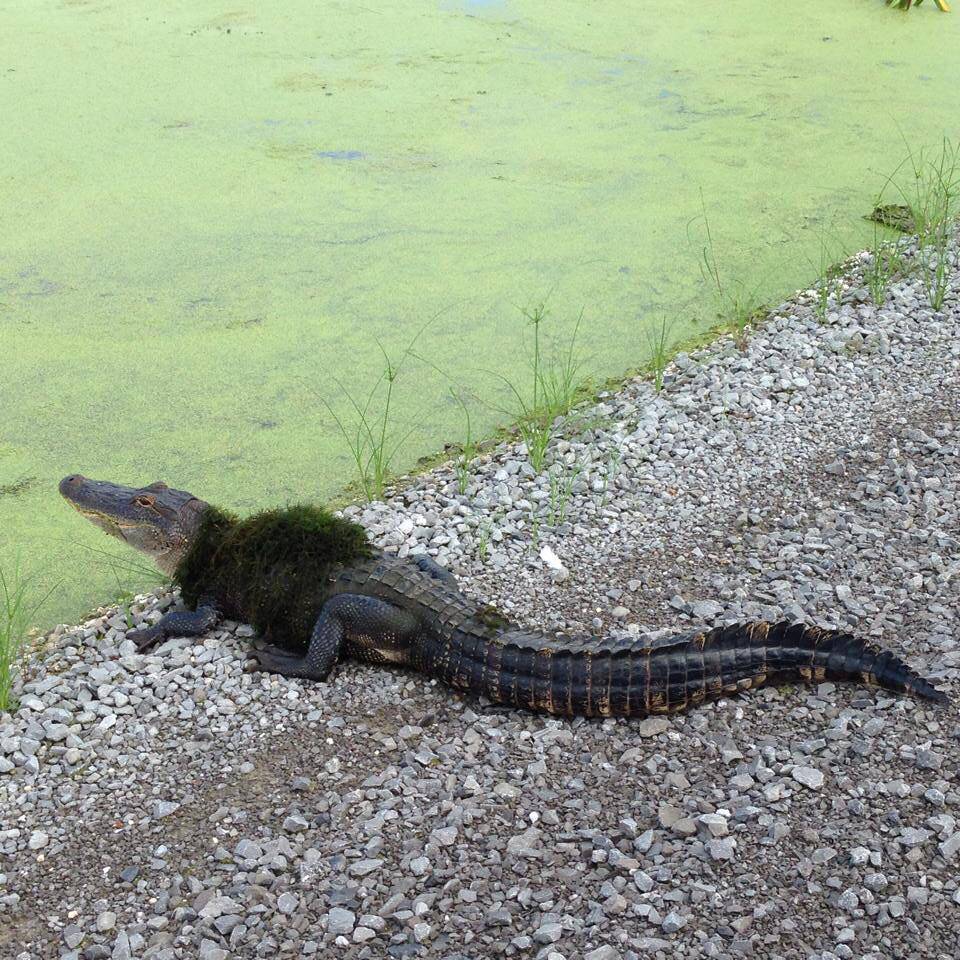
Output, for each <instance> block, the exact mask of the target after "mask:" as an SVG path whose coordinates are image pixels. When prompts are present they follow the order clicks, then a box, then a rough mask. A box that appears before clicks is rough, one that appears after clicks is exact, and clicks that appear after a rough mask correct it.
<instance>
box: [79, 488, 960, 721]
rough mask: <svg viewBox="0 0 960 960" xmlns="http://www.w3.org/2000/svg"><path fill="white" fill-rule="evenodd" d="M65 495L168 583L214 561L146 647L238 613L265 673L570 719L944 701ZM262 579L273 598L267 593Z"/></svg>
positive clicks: (759, 642)
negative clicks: (796, 693) (520, 621)
mask: <svg viewBox="0 0 960 960" xmlns="http://www.w3.org/2000/svg"><path fill="white" fill-rule="evenodd" d="M61 492H62V493H63V495H64V496H65V497H66V498H67V499H68V500H70V501H71V502H72V503H74V505H75V506H77V508H78V509H79V510H80V511H81V512H83V513H84V514H85V515H87V516H88V517H90V519H92V520H94V522H96V523H97V524H98V525H99V526H101V527H102V528H103V529H105V530H106V531H107V532H108V533H113V535H115V536H118V537H120V538H121V539H124V540H126V541H127V542H132V543H134V544H135V545H136V546H138V547H139V548H140V549H141V550H144V551H145V552H147V553H150V554H151V555H154V556H160V557H162V558H163V562H164V563H165V564H167V565H168V566H169V565H170V564H171V562H172V561H173V560H177V561H178V562H177V563H176V564H174V567H173V569H174V571H175V574H174V575H175V578H176V576H178V574H179V575H180V576H182V577H183V576H186V574H185V573H184V571H185V570H186V569H187V568H188V566H189V565H188V564H186V561H184V558H185V557H189V556H191V555H190V549H191V543H199V542H201V541H202V540H203V542H204V543H205V547H204V549H205V550H206V551H207V553H204V555H203V558H202V562H199V561H197V562H195V563H194V564H193V566H192V567H190V570H191V574H190V577H191V578H192V579H190V581H189V582H187V583H183V586H184V594H185V596H186V595H190V596H194V597H195V599H196V609H195V611H193V612H186V611H178V612H174V613H169V614H167V615H166V616H165V617H163V618H162V619H161V620H160V621H159V623H158V624H157V625H155V626H154V627H151V628H148V629H147V630H145V631H141V634H140V637H139V638H138V639H139V642H140V645H141V648H144V649H145V648H146V647H147V646H149V645H151V644H153V643H155V642H157V641H158V640H160V639H162V638H163V637H165V636H170V635H181V634H187V635H199V634H202V633H205V632H206V631H207V630H209V629H210V628H211V627H212V626H213V625H214V624H215V623H216V621H217V619H218V618H219V617H220V616H229V617H231V618H233V619H244V620H248V621H251V622H253V624H254V626H257V627H259V629H260V630H261V633H266V634H267V636H266V637H265V639H267V640H268V641H269V644H268V645H267V646H266V647H265V648H264V649H258V650H256V651H255V652H254V653H253V657H254V658H255V659H256V660H257V661H259V665H260V668H261V669H264V670H267V671H271V672H276V673H280V674H284V675H286V676H294V677H305V678H309V679H313V680H323V679H326V677H327V676H328V675H329V674H330V672H331V670H332V669H333V668H334V667H335V665H336V663H337V662H338V661H339V659H340V658H341V657H353V658H355V659H358V660H363V661H367V662H369V663H378V664H395V665H398V666H405V667H410V668H412V669H414V670H418V671H420V672H421V673H423V674H425V675H427V676H430V677H435V678H436V679H438V680H441V681H443V682H444V683H446V684H449V685H450V686H452V687H456V688H458V689H461V690H466V691H468V692H471V693H474V694H483V695H485V696H487V697H488V698H489V699H490V700H492V701H493V702H495V703H502V704H509V705H510V706H514V707H520V708H523V709H526V710H535V711H541V712H546V713H552V714H558V715H561V716H586V717H595V716H600V717H609V716H626V717H642V716H647V715H650V714H661V713H675V712H677V711H680V710H685V709H688V708H690V707H693V706H695V705H697V704H699V703H703V702H704V701H706V700H710V699H715V698H717V697H720V696H724V695H728V694H733V693H737V692H739V691H741V690H749V689H751V688H752V687H758V686H761V685H763V684H765V683H778V684H779V683H784V682H788V681H794V682H808V683H815V682H820V681H822V680H828V679H829V680H857V681H860V682H863V683H866V684H868V685H873V686H880V687H885V688H887V689H889V690H895V691H898V692H901V693H909V694H913V695H914V696H918V697H922V698H925V699H928V700H933V701H935V702H937V703H946V702H947V697H946V695H945V694H943V693H942V692H941V691H939V690H937V689H936V688H934V687H933V686H932V684H930V683H929V682H928V681H927V680H925V679H923V678H922V677H920V676H919V675H917V674H916V673H915V672H914V671H913V670H911V669H910V667H908V666H907V665H906V664H905V663H904V662H903V661H902V660H900V659H899V658H898V657H897V656H895V655H894V654H893V653H892V652H890V651H889V650H884V649H882V648H880V647H878V646H876V645H874V644H872V643H870V642H868V641H864V640H860V639H857V638H855V637H853V636H851V635H850V634H847V633H842V632H839V631H831V630H822V629H820V628H817V627H811V626H804V625H803V624H788V623H785V622H783V623H773V624H771V623H765V622H752V623H740V624H734V625H732V626H727V627H718V628H716V629H713V630H708V631H694V632H691V633H686V634H683V635H681V636H678V637H676V638H672V639H669V640H666V641H660V642H657V643H655V644H647V643H643V642H638V641H634V640H623V641H614V640H597V639H595V638H593V637H589V636H582V637H569V636H565V635H557V636H550V635H547V634H543V633H538V632H535V631H529V630H525V629H523V628H521V627H518V626H516V625H514V624H512V623H510V622H509V621H507V620H506V619H505V618H504V617H503V616H502V615H501V614H499V613H498V612H497V611H496V610H493V609H491V608H489V607H483V606H480V605H478V604H476V603H474V602H473V601H472V600H470V599H469V598H467V597H466V596H465V595H464V594H462V593H461V592H460V590H459V589H458V587H457V584H456V580H455V579H454V577H453V576H452V574H450V573H449V572H448V571H446V570H443V569H442V568H441V567H439V566H437V564H436V563H434V562H433V561H432V560H431V559H430V558H428V557H417V558H411V559H407V560H399V559H396V558H393V557H388V556H385V555H382V554H378V553H372V555H370V556H366V557H362V558H360V559H354V560H352V561H351V562H350V563H347V564H340V565H335V566H334V567H333V568H331V572H330V575H329V576H326V577H324V578H313V577H306V578H305V577H304V576H303V575H302V573H303V569H304V563H305V562H306V557H305V556H298V555H297V554H296V553H294V554H293V555H283V556H279V557H278V558H277V559H271V561H270V565H268V566H267V567H266V568H264V567H263V566H262V565H261V566H259V567H258V566H256V565H253V566H250V567H249V569H248V567H247V566H243V565H242V564H241V565H236V564H234V565H231V560H232V559H235V554H231V551H240V550H241V549H243V550H247V551H248V552H249V551H251V550H252V551H253V556H254V557H257V556H259V554H257V549H258V547H257V544H256V542H254V543H253V545H252V546H251V539H250V535H249V530H250V529H253V525H255V523H256V521H257V518H251V519H250V520H238V519H236V518H232V517H230V516H229V515H225V514H221V513H219V512H216V517H218V518H219V519H216V520H211V519H210V518H212V517H214V515H215V514H214V513H213V512H211V513H210V514H207V520H209V521H210V524H209V525H208V526H207V527H205V528H202V527H201V525H202V523H203V517H204V515H205V513H206V510H207V509H210V510H212V508H208V505H207V504H205V503H204V502H203V501H200V500H197V498H195V497H191V496H190V495H189V494H185V493H183V492H182V491H171V490H169V489H168V488H166V487H164V486H163V485H161V484H153V485H151V486H150V487H145V488H140V489H132V488H126V487H118V486H116V485H113V484H104V483H98V482H96V481H88V480H86V479H85V478H83V477H76V476H74V477H68V478H66V479H65V480H64V481H63V483H62V484H61ZM148 501H152V502H148ZM198 504H199V505H200V506H199V507H198ZM287 514H290V515H293V511H292V510H291V511H287V512H286V513H285V512H284V511H276V512H273V513H271V514H269V516H270V517H271V518H273V519H274V520H276V518H279V519H280V521H284V519H285V518H286V516H287ZM259 516H260V517H263V516H267V515H259ZM337 522H342V521H337ZM144 528H150V531H149V534H148V533H147V532H145V529H144ZM131 530H133V531H134V533H132V534H131ZM210 530H213V531H215V532H214V533H210V532H209V531H210ZM204 531H206V532H204ZM204 538H206V540H204ZM244 538H245V539H244ZM145 543H146V544H148V545H147V546H145V545H144V544H145ZM173 543H175V545H171V544H173ZM211 544H212V545H211ZM307 546H309V544H307ZM197 549H199V548H197ZM304 549H306V547H305V548H304ZM264 552H266V551H264ZM207 554H209V556H207ZM193 556H194V559H196V556H198V554H194V555H193ZM271 556H273V554H271ZM180 561H183V562H180ZM225 571H229V573H225ZM265 583H270V584H271V585H272V586H271V588H270V589H271V590H272V591H273V593H272V594H271V595H270V596H267V597H265V595H264V590H265V589H266V587H265ZM264 610H269V621H267V620H264V617H265V616H266V614H264ZM258 620H259V621H261V622H258Z"/></svg>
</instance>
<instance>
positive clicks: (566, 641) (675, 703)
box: [447, 621, 949, 717]
mask: <svg viewBox="0 0 960 960" xmlns="http://www.w3.org/2000/svg"><path fill="white" fill-rule="evenodd" d="M461 640H464V641H467V642H466V643H465V644H464V645H463V646H461V647H460V649H459V650H458V651H457V656H456V657H455V660H456V663H457V667H456V669H455V670H454V671H453V675H450V674H448V676H447V679H449V680H450V682H452V683H453V684H454V685H456V686H459V687H465V688H468V689H472V690H474V691H476V692H483V693H485V694H487V695H488V696H489V697H490V699H491V700H494V701H495V702H498V703H509V704H511V705H513V706H517V707H522V708H525V709H528V710H537V711H544V712H547V713H553V714H560V715H564V716H588V717H589V716H606V717H610V716H628V717H641V716H647V715H650V714H660V713H676V712H678V711H680V710H685V709H688V708H690V707H693V706H696V705H697V704H699V703H702V702H704V701H706V700H713V699H716V698H717V697H721V696H726V695H729V694H734V693H737V692H739V691H741V690H749V689H751V688H753V687H759V686H762V685H764V684H780V683H790V682H806V683H819V682H821V681H824V680H853V681H858V682H861V683H865V684H868V685H870V686H877V687H883V688H885V689H888V690H893V691H896V692H898V693H905V694H910V695H912V696H915V697H920V698H922V699H925V700H931V701H933V702H934V703H938V704H946V703H948V702H949V699H948V697H947V695H946V694H945V693H943V692H942V691H940V690H937V689H936V688H935V687H934V686H933V684H932V683H930V682H929V681H928V680H926V679H924V678H923V677H921V676H920V675H919V674H917V673H916V672H915V671H914V670H912V669H911V668H910V667H909V666H908V665H907V664H906V663H905V662H904V661H903V660H901V659H900V658H899V657H898V656H896V654H894V653H893V652H892V651H890V650H886V649H884V648H882V647H879V646H877V645H876V644H874V643H872V642H871V641H869V640H863V639H860V638H858V637H855V636H853V635H852V634H849V633H845V632H842V631H838V630H824V629H821V628H819V627H813V626H805V625H804V624H799V623H797V624H791V623H787V622H785V621H783V622H779V623H768V622H764V621H759V622H749V623H737V624H731V625H729V626H725V627H717V628H715V629H713V630H708V631H702V632H697V633H687V634H683V635H682V636H678V637H676V638H673V639H669V640H666V641H659V642H656V643H654V644H644V643H638V642H636V641H632V642H631V641H626V642H622V643H618V642H614V641H596V640H592V639H591V638H567V637H556V638H553V637H547V636H544V635H540V634H536V633H533V632H528V631H525V630H519V629H507V630H505V631H503V632H501V633H499V635H498V636H497V637H496V638H495V639H492V638H489V637H488V638H487V639H486V640H485V641H482V640H480V638H479V637H477V636H476V635H474V636H473V637H469V638H468V637H466V636H464V635H463V634H461ZM478 641H479V642H478ZM457 646H460V645H459V644H457Z"/></svg>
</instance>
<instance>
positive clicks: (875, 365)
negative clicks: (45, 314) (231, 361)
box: [0, 250, 960, 960]
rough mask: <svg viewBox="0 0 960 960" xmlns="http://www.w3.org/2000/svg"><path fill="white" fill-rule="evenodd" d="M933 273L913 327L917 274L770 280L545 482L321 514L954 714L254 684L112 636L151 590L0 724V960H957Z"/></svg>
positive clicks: (946, 499) (351, 677)
mask: <svg viewBox="0 0 960 960" xmlns="http://www.w3.org/2000/svg"><path fill="white" fill-rule="evenodd" d="M953 258H954V259H953V264H954V275H953V286H952V290H951V293H950V294H949V295H948V297H947V300H946V302H945V304H944V307H943V309H942V310H941V311H940V312H934V311H933V310H931V309H930V308H929V306H928V305H927V300H926V297H925V296H924V294H923V292H922V286H921V285H920V284H919V283H918V282H917V281H915V280H904V281H902V282H899V283H897V284H896V285H895V286H894V287H893V288H892V289H891V290H890V294H889V296H888V299H887V301H886V303H885V304H884V305H883V307H882V308H880V309H877V308H876V307H874V306H873V305H872V304H871V303H870V302H869V299H868V296H867V294H866V291H865V290H864V289H863V287H862V280H861V279H860V277H859V276H858V274H857V269H858V266H857V265H854V266H852V267H851V273H850V275H849V276H848V277H847V281H846V284H845V287H844V292H843V295H842V297H841V298H840V301H841V302H840V303H832V304H831V309H830V310H829V313H828V315H827V317H826V320H825V322H823V323H820V322H818V320H817V318H816V317H815V315H814V312H813V308H812V305H813V298H812V295H811V294H810V293H809V292H807V293H801V294H799V295H798V296H797V297H796V298H795V299H794V300H793V301H791V302H790V303H787V304H783V305H781V307H780V308H778V310H777V311H775V312H774V314H773V315H772V316H771V317H770V319H769V320H768V322H767V323H766V324H765V325H764V326H763V327H762V328H761V329H760V330H758V331H756V332H754V333H753V334H752V336H751V337H750V339H749V343H748V344H747V346H746V348H745V349H743V350H741V349H739V348H738V347H737V346H736V345H735V344H733V343H730V342H721V343H717V344H715V345H713V346H712V347H711V348H709V349H706V350H704V351H702V352H700V353H698V354H697V355H695V356H681V357H680V358H678V360H677V362H676V364H674V365H673V366H672V367H671V368H670V369H669V370H668V373H667V378H666V384H665V387H664V390H663V392H662V394H660V395H659V396H657V395H656V394H655V393H654V392H653V390H652V388H651V387H650V385H649V384H647V383H643V382H631V383H628V384H626V385H625V386H624V387H623V389H622V390H620V391H618V392H616V393H611V394H610V395H607V396H604V397H602V398H601V401H600V402H599V403H598V404H596V405H595V406H594V407H591V408H589V409H585V410H582V411H578V412H577V413H576V414H575V415H573V416H571V417H570V418H569V419H568V421H567V422H566V423H565V424H564V426H563V429H562V431H561V433H560V436H558V439H557V440H556V441H555V442H554V444H553V445H552V448H551V453H550V458H549V463H550V464H551V466H550V474H548V475H544V476H540V477H538V476H535V475H534V473H533V471H532V470H531V469H530V467H529V465H528V463H527V460H526V458H525V456H524V452H523V450H522V449H521V448H518V447H516V446H510V445H506V444H505V445H502V446H501V447H499V448H497V449H496V450H495V451H494V452H493V453H492V454H491V455H489V456H487V457H486V458H485V459H484V460H482V461H481V462H478V463H476V464H474V465H473V468H472V471H471V478H470V481H469V485H468V488H467V490H466V492H465V493H464V494H461V493H460V492H459V490H458V487H457V481H456V475H455V472H454V471H453V470H452V469H451V468H441V469H438V470H436V471H434V472H432V473H430V474H428V475H425V476H421V477H418V478H416V479H415V480H414V481H413V482H412V484H411V485H410V486H409V487H406V488H404V489H401V490H398V491H397V492H396V493H395V494H394V495H393V496H392V497H390V498H388V501H387V502H385V503H382V504H375V505H372V506H370V507H364V508H351V509H350V510H349V511H348V512H349V513H351V514H352V515H354V516H356V517H357V518H358V519H360V520H361V521H362V522H363V523H365V524H366V525H367V526H368V527H369V529H370V530H371V532H372V533H373V535H374V536H375V538H376V539H377V541H378V542H379V543H380V544H381V545H382V546H384V548H385V549H388V550H390V551H393V552H398V553H401V554H407V553H411V552H417V551H422V550H427V551H429V552H430V553H431V554H433V555H435V556H436V557H437V559H438V560H439V561H440V562H441V563H444V564H446V565H448V566H449V567H450V568H451V569H452V570H454V572H455V573H457V574H458V576H459V577H460V579H461V583H462V585H463V587H464V589H465V590H467V591H468V592H470V593H472V594H474V595H476V596H478V597H480V598H482V599H484V600H486V601H490V602H493V603H496V604H498V605H500V606H501V607H502V608H503V609H504V610H506V611H507V612H508V613H509V614H510V615H511V616H513V617H514V618H516V619H518V620H521V621H523V622H527V623H530V624H534V625H540V626H543V627H550V628H553V627H557V626H560V627H564V626H566V627H570V628H576V629H580V630H582V629H584V628H586V629H589V630H594V631H596V632H598V633H602V632H611V631H622V632H626V633H630V634H634V635H640V634H653V635H658V634H659V633H660V632H663V631H666V632H674V631H678V630H682V629H689V628H690V627H691V626H694V625H698V624H704V623H706V624H714V623H720V622H725V621H728V620H734V619H741V618H747V617H765V618H769V619H775V618H779V617H781V616H786V617H789V618H802V619H805V620H809V621H815V622H817V623H820V624H822V625H828V626H843V627H849V628H850V629H855V630H857V631H858V632H860V633H861V634H864V635H867V636H872V637H876V638H878V639H879V640H881V641H882V642H883V643H885V644H887V645H889V646H891V647H892V648H894V649H895V650H897V651H898V652H899V653H900V654H902V655H903V656H905V657H906V658H907V659H908V660H909V662H910V663H911V664H912V665H913V666H914V667H916V668H917V669H918V670H920V672H922V673H924V674H925V675H927V676H929V677H931V678H932V679H933V681H934V682H935V683H936V684H938V685H939V686H941V687H942V688H943V689H945V690H947V691H949V692H951V693H952V695H953V696H954V706H951V707H950V708H948V709H945V710H937V709H934V708H932V707H930V706H929V705H927V704H924V703H919V702H914V701H911V700H899V699H895V698H893V697H890V696H888V695H887V694H885V693H882V692H875V691H870V690H866V689H864V688H860V687H856V686H854V685H849V686H848V685H838V686H834V685H833V684H821V685H820V686H818V687H814V688H790V689H777V688H768V689H764V690H760V691H756V692H753V693H751V694H748V695H744V696H742V697H740V698H737V699H735V700H723V701H719V702H717V703H714V704H710V705H707V706H705V707H703V708H700V709H698V710H696V711H694V712H692V713H690V714H687V715H683V716H679V717H674V718H669V719H665V718H650V719H647V720H634V721H623V720H607V721H602V722H600V721H584V720H575V721H572V722H569V721H559V720H555V719H551V718H547V717H541V716H534V715H529V714H523V713H519V712H516V711H509V710H503V709H499V708H492V707H491V706H490V705H489V704H486V703H485V702H484V701H483V700H481V699H478V698H471V697H464V696H461V695H459V694H455V693H452V692H450V691H448V690H446V689H444V688H442V687H440V686H438V685H437V684H435V683H433V682H431V681H429V680H426V679H424V678H422V677H418V676H416V675H411V674H404V673H400V672H396V671H390V670H385V669H377V668H374V667H370V666H360V665H355V664H344V665H342V667H341V668H340V669H339V670H338V671H337V673H336V674H335V676H334V677H333V678H332V680H331V682H329V683H324V684H311V683H309V682H303V681H296V680H286V679H283V678H279V677H273V676H265V675H261V674H251V673H248V672H245V671H244V659H245V658H244V655H243V651H244V650H245V649H246V647H247V645H248V644H249V643H250V639H249V638H250V635H251V633H252V631H251V630H250V629H249V628H248V627H245V626H243V625H238V624H229V623H228V624H223V625H222V626H221V628H220V629H218V630H216V631H213V632H212V633H211V634H210V635H209V636H207V637H206V638H204V639H203V641H202V642H200V643H197V642H195V641H193V640H187V639H174V640H170V641H168V642H167V643H166V644H164V646H162V647H160V648H159V649H157V650H156V651H154V652H153V653H152V654H151V655H149V656H140V655H138V654H136V653H135V651H134V648H133V645H132V643H131V642H130V641H128V640H126V639H125V636H126V633H127V632H128V629H129V628H130V626H131V622H132V625H133V626H136V625H137V624H139V623H143V622H145V621H152V620H155V619H156V618H158V617H159V616H160V615H161V613H162V612H163V610H165V609H167V608H168V607H169V606H170V604H172V603H174V602H176V598H175V597H171V596H162V597H159V598H158V597H146V598H143V599H142V600H140V601H139V602H136V603H134V604H133V606H132V607H131V608H130V610H129V611H128V612H129V614H130V621H128V619H127V615H126V613H124V612H123V611H120V610H118V609H116V608H112V609H105V610H103V611H101V613H100V615H98V616H97V617H95V618H94V619H91V620H90V621H88V622H87V623H85V624H82V625H80V626H77V627H70V628H60V629H58V630H57V631H56V632H55V634H54V635H53V636H52V637H51V638H50V650H49V653H48V655H47V657H46V658H45V659H44V660H43V661H42V662H38V663H36V664H34V665H33V667H32V668H31V670H30V672H29V675H28V679H27V682H26V683H25V684H24V686H23V688H22V690H21V692H20V695H21V709H20V710H19V712H18V713H17V714H16V715H15V716H12V717H11V716H4V717H2V718H0V956H2V957H19V958H24V960H27V958H31V960H32V958H36V957H58V956H59V957H64V958H71V960H72V958H80V957H82V958H85V960H96V958H112V960H124V958H155V960H174V958H193V957H199V958H202V960H225V958H228V957H230V958H233V957H273V956H281V957H284V956H290V957H301V956H302V957H310V956H318V957H320V956H333V955H336V956H338V957H345V958H381V957H393V958H404V957H410V958H421V957H422V958H450V960H453V958H461V957H464V958H481V957H482V958H486V957H492V956H497V955H503V956H506V957H522V958H526V957H531V958H538V960H540V958H543V960H562V958H567V960H573V958H581V957H583V958H588V960H630V958H636V957H657V958H668V957H670V958H672V957H689V958H696V957H709V958H727V957H751V956H752V957H758V958H785V960H786V958H791V960H792V958H798V960H800V958H802V960H808V958H817V960H830V958H844V960H846V958H861V957H870V958H891V960H892V958H898V960H901V958H902V960H907V958H924V960H930V958H938V960H939V958H942V960H954V958H956V957H957V956H958V955H960V947H958V933H957V931H958V929H960V822H958V820H960V782H958V774H957V770H958V761H960V717H958V712H957V707H956V703H958V702H960V637H958V633H960V630H958V626H957V623H958V616H960V551H958V542H960V500H958V487H960V484H958V476H957V474H958V461H960V303H958V296H957V294H958V290H960V276H958V273H957V270H956V251H955V250H954V252H953ZM860 265H861V266H862V263H861V264H860ZM551 476H552V479H550V477H551ZM167 479H168V480H170V481H171V482H175V481H176V478H173V477H171V478H167ZM197 492H198V493H201V494H202V491H197ZM51 509H55V506H54V505H53V504H52V505H51Z"/></svg>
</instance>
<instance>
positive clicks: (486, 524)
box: [477, 517, 493, 563]
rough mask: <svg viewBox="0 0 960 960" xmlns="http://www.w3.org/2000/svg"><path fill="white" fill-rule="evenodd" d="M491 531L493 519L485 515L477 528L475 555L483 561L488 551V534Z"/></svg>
mask: <svg viewBox="0 0 960 960" xmlns="http://www.w3.org/2000/svg"><path fill="white" fill-rule="evenodd" d="M492 533H493V520H492V519H491V518H490V517H487V519H485V520H484V521H483V523H481V524H480V526H479V527H478V528H477V556H478V557H479V558H480V559H481V560H482V561H483V562H484V563H485V562H486V560H487V557H488V556H489V553H490V535H491V534H492Z"/></svg>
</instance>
